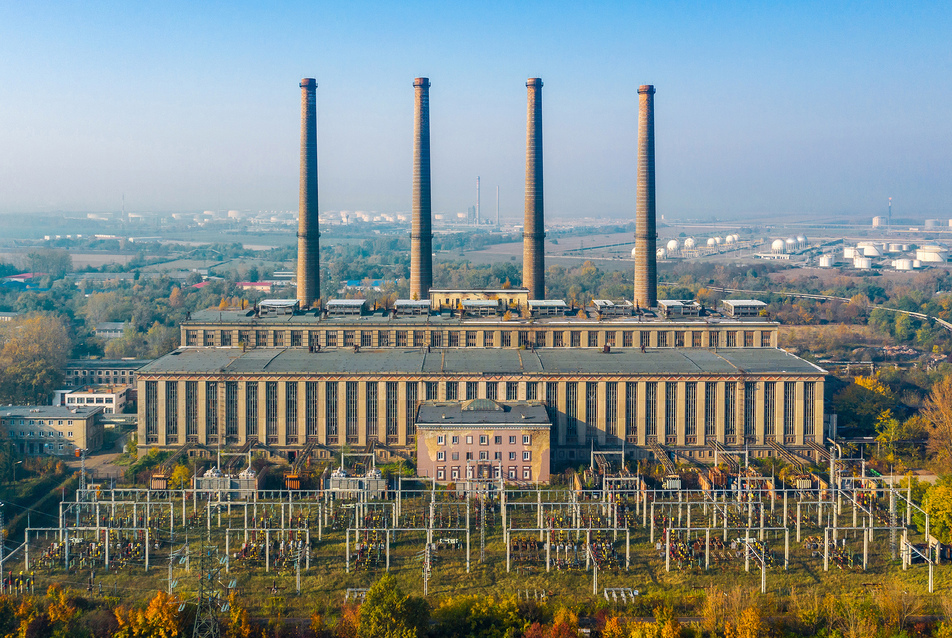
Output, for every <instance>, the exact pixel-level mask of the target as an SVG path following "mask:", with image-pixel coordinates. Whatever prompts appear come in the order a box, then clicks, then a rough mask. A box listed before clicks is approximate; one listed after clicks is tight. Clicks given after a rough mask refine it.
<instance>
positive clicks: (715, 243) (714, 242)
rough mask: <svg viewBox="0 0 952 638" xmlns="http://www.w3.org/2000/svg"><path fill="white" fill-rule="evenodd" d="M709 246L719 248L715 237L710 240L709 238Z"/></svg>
mask: <svg viewBox="0 0 952 638" xmlns="http://www.w3.org/2000/svg"><path fill="white" fill-rule="evenodd" d="M707 245H708V246H717V242H716V241H715V240H714V238H713V237H708V238H707Z"/></svg>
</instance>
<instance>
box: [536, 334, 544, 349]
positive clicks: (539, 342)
mask: <svg viewBox="0 0 952 638" xmlns="http://www.w3.org/2000/svg"><path fill="white" fill-rule="evenodd" d="M535 345H536V348H544V347H545V332H543V331H542V330H539V331H537V332H536V333H535Z"/></svg>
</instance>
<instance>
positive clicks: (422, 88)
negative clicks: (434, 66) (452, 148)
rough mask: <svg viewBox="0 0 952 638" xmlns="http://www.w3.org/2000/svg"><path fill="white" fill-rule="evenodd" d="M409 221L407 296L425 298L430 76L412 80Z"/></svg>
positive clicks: (428, 279)
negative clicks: (411, 209)
mask: <svg viewBox="0 0 952 638" xmlns="http://www.w3.org/2000/svg"><path fill="white" fill-rule="evenodd" d="M413 90H414V101H413V221H412V225H411V228H410V298H411V299H417V300H424V299H428V298H429V296H430V286H432V285H433V232H432V222H431V218H430V213H431V209H430V80H429V79H428V78H416V79H415V80H414V81H413Z"/></svg>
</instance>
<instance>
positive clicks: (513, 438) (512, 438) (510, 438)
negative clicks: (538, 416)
mask: <svg viewBox="0 0 952 638" xmlns="http://www.w3.org/2000/svg"><path fill="white" fill-rule="evenodd" d="M515 444H516V437H514V436H510V437H509V445H515Z"/></svg>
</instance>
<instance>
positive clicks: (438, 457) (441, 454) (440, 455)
mask: <svg viewBox="0 0 952 638" xmlns="http://www.w3.org/2000/svg"><path fill="white" fill-rule="evenodd" d="M436 460H437V461H445V460H446V452H444V451H443V450H440V451H439V452H437V453H436Z"/></svg>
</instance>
